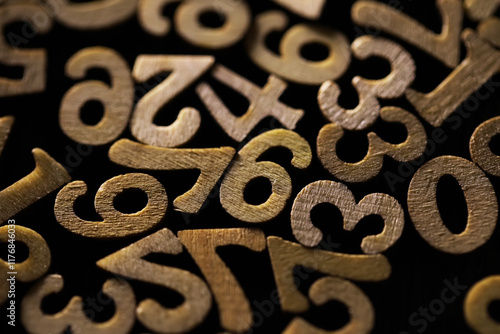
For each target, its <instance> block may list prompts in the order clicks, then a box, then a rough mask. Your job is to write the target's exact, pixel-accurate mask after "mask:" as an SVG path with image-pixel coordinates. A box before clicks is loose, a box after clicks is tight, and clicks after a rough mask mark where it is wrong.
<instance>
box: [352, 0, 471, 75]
mask: <svg viewBox="0 0 500 334" xmlns="http://www.w3.org/2000/svg"><path fill="white" fill-rule="evenodd" d="M436 5H437V7H438V9H439V13H440V14H441V17H442V18H443V26H442V28H441V33H440V34H439V35H438V34H435V33H434V32H432V31H431V30H429V29H428V28H426V27H424V26H423V25H422V24H420V23H419V22H418V21H416V20H414V19H412V18H411V17H409V16H407V15H405V14H403V13H402V12H400V11H398V10H396V9H394V8H392V7H391V6H389V5H386V4H383V3H380V2H378V1H357V2H355V3H354V5H353V6H352V10H351V16H352V20H353V21H354V23H355V24H358V25H363V26H371V27H374V28H377V29H380V30H382V31H385V32H387V33H389V34H392V35H394V36H396V37H398V38H401V39H402V40H404V41H407V42H408V43H411V44H413V45H415V46H416V47H418V48H420V49H421V50H423V51H425V52H427V53H429V54H430V55H432V56H433V57H435V58H436V59H438V60H439V61H441V62H442V63H443V64H445V65H446V66H448V67H450V68H453V67H455V66H457V64H458V62H459V60H460V38H459V37H460V32H461V31H462V20H463V9H462V1H461V0H436Z"/></svg>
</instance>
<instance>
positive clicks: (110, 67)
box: [59, 47, 134, 145]
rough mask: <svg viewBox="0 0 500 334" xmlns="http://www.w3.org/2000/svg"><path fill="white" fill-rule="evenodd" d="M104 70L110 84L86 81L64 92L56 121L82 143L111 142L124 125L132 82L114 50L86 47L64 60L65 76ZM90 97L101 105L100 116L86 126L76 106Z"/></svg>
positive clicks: (126, 122) (81, 75) (75, 77)
mask: <svg viewBox="0 0 500 334" xmlns="http://www.w3.org/2000/svg"><path fill="white" fill-rule="evenodd" d="M94 67H96V68H103V69H105V70H106V71H107V72H108V73H109V76H110V78H111V86H108V85H107V84H105V83H103V82H101V81H95V80H90V81H87V82H82V83H79V84H76V85H74V86H73V87H71V88H70V89H69V90H68V91H67V92H66V94H64V96H63V98H62V101H61V108H60V113H59V124H60V125H61V128H62V130H63V131H64V133H65V134H66V135H67V136H68V137H70V138H71V139H73V140H74V141H77V142H79V143H82V144H85V145H104V144H108V143H110V142H112V141H114V140H115V139H116V138H118V136H120V134H121V133H122V132H123V130H125V128H126V127H127V124H128V121H129V118H130V113H131V111H132V105H133V103H134V85H133V83H132V79H131V77H130V69H129V67H128V65H127V62H126V61H125V60H124V59H123V58H122V57H121V56H120V55H119V54H118V53H117V52H116V51H114V50H112V49H108V48H104V47H90V48H86V49H83V50H80V51H78V52H77V53H75V54H74V55H73V56H72V57H71V58H70V59H69V60H68V62H67V63H66V75H67V76H69V77H71V78H72V79H75V80H76V79H83V78H84V77H85V74H86V72H87V71H88V70H89V69H91V68H94ZM92 100H97V101H100V102H101V103H102V105H103V106H104V115H103V117H102V119H101V120H100V121H99V123H97V124H96V125H87V124H85V123H83V121H82V120H81V118H80V109H81V108H82V107H83V105H84V104H85V103H86V102H88V101H92Z"/></svg>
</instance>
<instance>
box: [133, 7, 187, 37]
mask: <svg viewBox="0 0 500 334" xmlns="http://www.w3.org/2000/svg"><path fill="white" fill-rule="evenodd" d="M180 1H181V0H139V5H138V8H137V17H138V19H139V23H140V24H141V27H142V28H143V29H144V30H146V31H147V32H148V33H150V34H152V35H154V36H158V37H161V36H166V35H167V34H168V33H169V32H170V26H171V23H170V20H169V19H167V18H166V17H163V15H162V11H163V8H164V7H165V6H167V5H169V4H171V3H176V2H180Z"/></svg>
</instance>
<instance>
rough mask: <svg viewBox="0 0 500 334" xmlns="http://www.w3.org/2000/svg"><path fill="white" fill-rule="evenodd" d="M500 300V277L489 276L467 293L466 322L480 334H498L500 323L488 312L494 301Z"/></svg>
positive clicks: (465, 303) (465, 304) (465, 305)
mask: <svg viewBox="0 0 500 334" xmlns="http://www.w3.org/2000/svg"><path fill="white" fill-rule="evenodd" d="M498 300H500V276H498V275H494V276H488V277H486V278H484V279H482V280H481V281H479V282H478V283H476V284H475V285H474V286H473V287H472V288H471V289H470V290H469V292H468V293H467V296H466V297H465V302H464V315H465V321H467V324H468V325H469V327H470V328H472V329H473V330H474V332H476V333H479V334H489V333H498V332H499V331H500V323H499V322H498V321H496V320H495V319H493V318H492V317H491V315H490V312H489V310H488V307H489V305H490V304H491V302H493V301H498Z"/></svg>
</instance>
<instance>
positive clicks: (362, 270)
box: [267, 236, 391, 313]
mask: <svg viewBox="0 0 500 334" xmlns="http://www.w3.org/2000/svg"><path fill="white" fill-rule="evenodd" d="M267 247H268V249H269V256H270V258H271V264H272V267H273V273H274V279H275V281H276V286H277V289H278V295H279V298H280V303H281V309H282V310H283V311H284V312H291V313H302V312H305V311H307V310H308V309H309V307H310V303H309V300H308V299H307V298H306V297H305V296H304V295H303V294H302V293H301V292H300V291H299V290H298V288H297V286H296V285H295V282H294V279H293V278H294V277H293V269H294V268H295V267H297V266H304V267H307V268H309V269H311V270H313V271H318V272H320V273H323V274H327V275H331V276H335V277H339V278H345V279H348V280H354V281H368V282H376V281H382V280H385V279H387V278H388V277H389V275H390V273H391V265H390V264H389V261H387V258H386V257H385V256H383V255H381V254H377V255H350V254H342V253H335V252H329V251H324V250H319V249H311V248H307V247H304V246H302V245H299V244H296V243H293V242H289V241H286V240H283V239H281V238H279V237H274V236H271V237H268V238H267Z"/></svg>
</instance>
